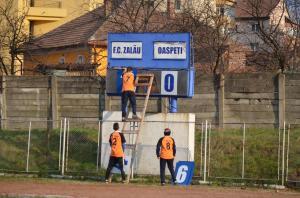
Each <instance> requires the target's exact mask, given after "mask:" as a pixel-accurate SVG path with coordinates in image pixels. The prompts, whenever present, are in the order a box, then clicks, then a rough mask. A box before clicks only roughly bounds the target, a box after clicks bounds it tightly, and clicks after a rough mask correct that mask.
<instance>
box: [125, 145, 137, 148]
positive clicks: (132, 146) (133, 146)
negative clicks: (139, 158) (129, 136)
mask: <svg viewBox="0 0 300 198" xmlns="http://www.w3.org/2000/svg"><path fill="white" fill-rule="evenodd" d="M125 149H135V144H126V147H125Z"/></svg>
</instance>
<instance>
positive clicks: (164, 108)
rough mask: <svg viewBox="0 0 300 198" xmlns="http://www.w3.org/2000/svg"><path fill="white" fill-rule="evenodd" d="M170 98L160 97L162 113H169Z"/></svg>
mask: <svg viewBox="0 0 300 198" xmlns="http://www.w3.org/2000/svg"><path fill="white" fill-rule="evenodd" d="M168 104H169V102H168V98H165V97H164V98H160V112H161V113H168V112H169V107H168Z"/></svg>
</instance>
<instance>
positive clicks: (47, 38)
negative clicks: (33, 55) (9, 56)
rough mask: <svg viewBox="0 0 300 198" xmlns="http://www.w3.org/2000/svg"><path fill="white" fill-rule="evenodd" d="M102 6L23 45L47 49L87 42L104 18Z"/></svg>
mask: <svg viewBox="0 0 300 198" xmlns="http://www.w3.org/2000/svg"><path fill="white" fill-rule="evenodd" d="M104 9H105V8H104V6H101V7H99V8H96V9H95V10H93V11H91V12H88V13H86V14H84V15H82V16H80V17H78V18H76V19H74V20H72V21H70V22H68V23H66V24H63V25H61V26H59V27H58V28H56V29H54V30H52V31H50V32H48V33H46V34H44V35H42V36H40V37H38V38H36V39H33V40H32V41H31V42H29V43H27V44H26V45H25V49H26V50H36V49H49V48H59V47H68V46H76V45H82V44H87V43H88V41H89V39H90V37H91V35H93V34H94V33H95V31H96V30H97V29H98V28H99V27H100V26H101V25H102V24H103V22H104V21H105V20H106V17H105V10H104Z"/></svg>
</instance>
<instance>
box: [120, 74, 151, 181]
mask: <svg viewBox="0 0 300 198" xmlns="http://www.w3.org/2000/svg"><path fill="white" fill-rule="evenodd" d="M153 80H154V74H137V78H136V80H135V82H136V83H135V85H136V88H137V91H139V92H136V94H135V95H136V96H143V97H145V101H144V106H143V111H142V112H141V115H140V116H141V118H139V119H130V118H128V113H127V116H126V119H125V121H124V124H123V127H122V133H123V134H124V135H126V134H128V135H131V134H133V135H135V138H133V144H126V149H131V151H132V152H131V161H130V167H129V173H128V175H127V183H129V180H130V176H131V174H132V171H133V164H134V161H135V157H136V152H137V143H138V141H139V136H140V131H141V127H142V125H143V122H144V118H145V114H146V110H147V105H148V101H149V96H150V93H151V88H152V84H153ZM141 90H142V91H144V92H140V91H141ZM128 123H129V124H130V126H133V129H130V130H125V129H126V126H127V124H128ZM130 128H131V127H130Z"/></svg>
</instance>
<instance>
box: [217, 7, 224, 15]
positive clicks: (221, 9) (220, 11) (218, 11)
mask: <svg viewBox="0 0 300 198" xmlns="http://www.w3.org/2000/svg"><path fill="white" fill-rule="evenodd" d="M217 13H218V15H220V16H224V15H225V8H224V7H223V6H220V7H217Z"/></svg>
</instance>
